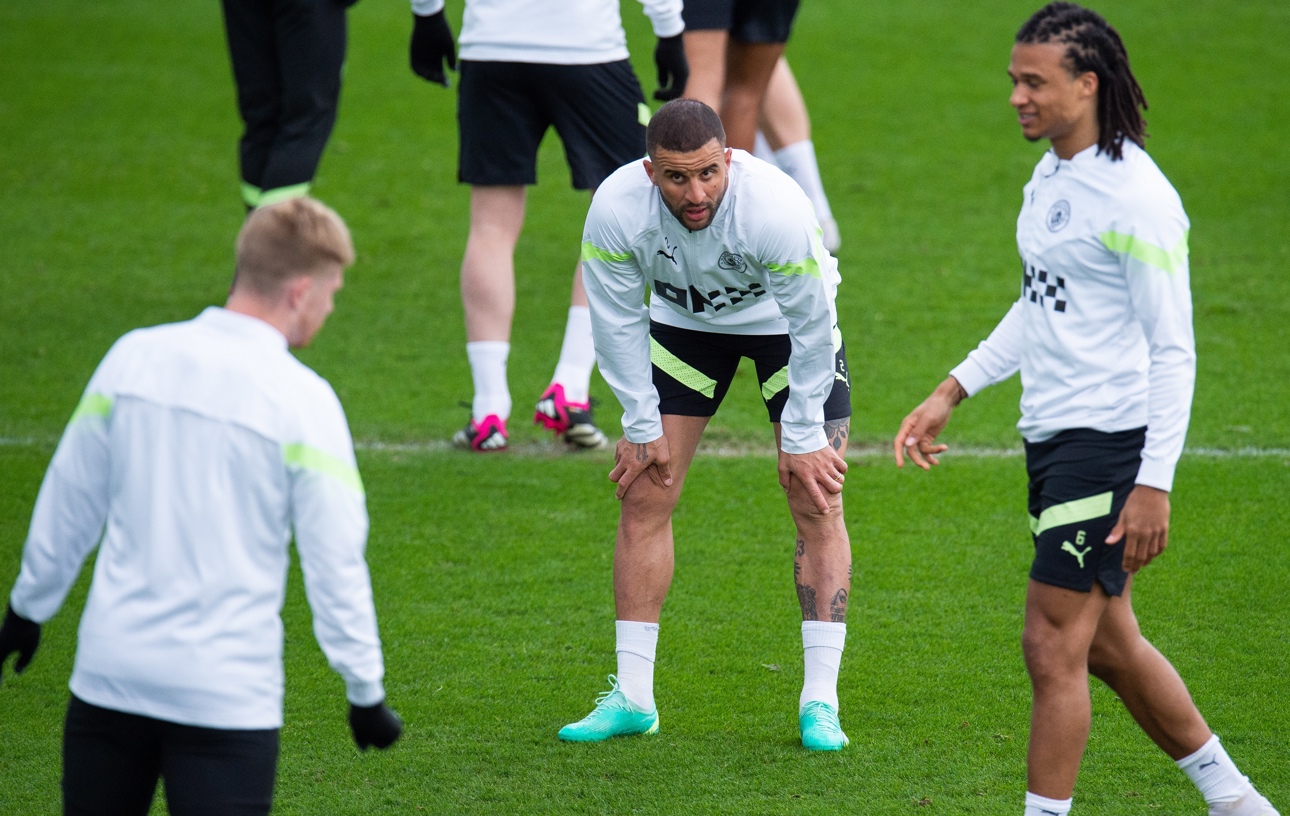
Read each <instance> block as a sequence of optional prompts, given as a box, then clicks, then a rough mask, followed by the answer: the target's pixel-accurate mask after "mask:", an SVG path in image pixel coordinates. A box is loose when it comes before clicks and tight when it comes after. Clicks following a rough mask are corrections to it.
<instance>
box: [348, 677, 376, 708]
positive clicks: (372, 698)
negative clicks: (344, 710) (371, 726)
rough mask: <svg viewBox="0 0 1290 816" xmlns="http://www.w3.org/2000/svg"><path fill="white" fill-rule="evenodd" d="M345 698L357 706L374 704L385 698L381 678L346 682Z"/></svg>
mask: <svg viewBox="0 0 1290 816" xmlns="http://www.w3.org/2000/svg"><path fill="white" fill-rule="evenodd" d="M345 699H347V700H349V701H350V702H351V703H353V704H354V705H356V706H364V707H365V706H374V705H376V704H377V703H379V702H381V701H382V700H384V699H385V687H384V686H383V685H381V681H380V680H372V681H365V680H350V681H348V682H347V683H345Z"/></svg>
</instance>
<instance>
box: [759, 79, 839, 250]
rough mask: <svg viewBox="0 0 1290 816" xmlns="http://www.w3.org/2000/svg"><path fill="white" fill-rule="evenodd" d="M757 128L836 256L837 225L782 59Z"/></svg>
mask: <svg viewBox="0 0 1290 816" xmlns="http://www.w3.org/2000/svg"><path fill="white" fill-rule="evenodd" d="M758 124H759V127H760V131H759V132H760V133H762V134H764V135H765V140H766V143H767V145H768V146H769V147H770V149H771V151H772V153H771V158H772V160H773V161H774V163H775V164H776V165H777V166H778V167H779V169H781V170H783V171H784V172H785V173H787V174H788V175H790V176H792V178H793V180H794V181H796V182H797V184H798V186H799V187H801V188H802V190H803V191H804V192H805V193H806V195H807V197H808V198H810V199H811V206H813V207H814V208H815V216H816V218H818V219H819V221H820V228H821V229H822V230H823V231H824V246H825V248H826V249H828V250H829V251H830V252H836V251H837V249H838V247H840V246H841V245H842V239H841V237H840V236H839V235H838V223H837V221H835V220H834V219H833V210H832V208H831V207H829V198H828V196H826V195H825V194H824V182H823V181H822V180H821V179H820V165H819V162H818V161H817V160H816V158H815V143H814V142H813V141H811V119H810V115H809V114H808V113H807V110H806V100H804V99H803V98H802V91H801V89H800V88H799V87H798V85H797V80H796V78H794V77H793V71H792V70H791V69H790V68H789V67H788V60H786V59H784V57H783V56H781V57H780V58H779V59H778V60H777V61H776V62H775V70H774V71H772V72H771V75H770V83H769V84H768V85H767V86H766V96H765V98H764V99H763V100H762V103H761V115H760V116H759V118H758Z"/></svg>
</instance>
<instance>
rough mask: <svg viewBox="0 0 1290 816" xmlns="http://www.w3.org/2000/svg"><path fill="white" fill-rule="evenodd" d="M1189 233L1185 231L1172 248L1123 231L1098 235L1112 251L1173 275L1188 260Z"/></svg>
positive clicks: (1103, 243) (1103, 244)
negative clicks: (1167, 248)
mask: <svg viewBox="0 0 1290 816" xmlns="http://www.w3.org/2000/svg"><path fill="white" fill-rule="evenodd" d="M1189 234H1190V233H1189V232H1188V233H1184V234H1183V237H1182V239H1181V240H1179V241H1178V243H1176V244H1174V248H1173V249H1170V250H1166V249H1164V248H1162V247H1158V246H1156V245H1155V244H1152V243H1148V242H1146V241H1144V240H1142V239H1141V238H1139V237H1138V236H1136V235H1126V234H1125V233H1123V232H1104V233H1102V234H1101V235H1099V236H1097V237H1098V238H1099V239H1101V241H1102V246H1104V247H1106V248H1107V249H1109V250H1111V251H1112V252H1118V253H1120V254H1121V255H1128V256H1129V257H1130V258H1134V259H1136V260H1139V261H1141V262H1142V263H1144V264H1149V265H1151V266H1154V267H1155V268H1157V269H1161V270H1163V271H1165V272H1168V273H1169V274H1170V275H1172V274H1174V273H1175V272H1177V271H1178V270H1179V269H1182V265H1183V263H1185V262H1186V260H1187V253H1188V249H1187V237H1188V235H1189Z"/></svg>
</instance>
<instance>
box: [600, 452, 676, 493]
mask: <svg viewBox="0 0 1290 816" xmlns="http://www.w3.org/2000/svg"><path fill="white" fill-rule="evenodd" d="M671 461H672V456H671V454H670V453H669V452H668V449H667V437H666V436H660V437H659V438H658V439H655V440H654V441H653V442H629V441H628V440H627V437H623V438H622V439H619V440H618V446H617V447H616V448H614V469H613V470H611V471H609V481H611V482H617V483H618V490H617V491H616V492H615V493H614V495H615V497H616V498H618V499H622V497H623V496H625V495H627V488H629V487H631V486H632V482H634V481H636V477H637V476H640V475H641V474H642V473H646V472H648V473H649V477H650V478H651V479H653V480H654V483H655V484H657V485H658V486H659V487H670V486H671V485H672V465H671Z"/></svg>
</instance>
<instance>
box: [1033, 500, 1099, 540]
mask: <svg viewBox="0 0 1290 816" xmlns="http://www.w3.org/2000/svg"><path fill="white" fill-rule="evenodd" d="M1113 497H1114V494H1113V493H1111V492H1110V491H1108V492H1106V493H1099V494H1097V495H1096V496H1089V497H1088V498H1086V499H1076V500H1075V501H1068V502H1065V503H1064V504H1054V505H1053V506H1052V507H1050V508H1048V509H1047V510H1045V511H1044V512H1042V513H1040V514H1039V518H1035V517H1034V516H1031V517H1030V532H1032V533H1034V534H1035V535H1040V534H1042V533H1043V532H1044V531H1046V530H1051V529H1052V528H1054V527H1062V526H1064V525H1067V524H1077V523H1079V522H1081V521H1088V520H1089V519H1095V518H1101V517H1102V516H1109V515H1111V499H1112V498H1113Z"/></svg>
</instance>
